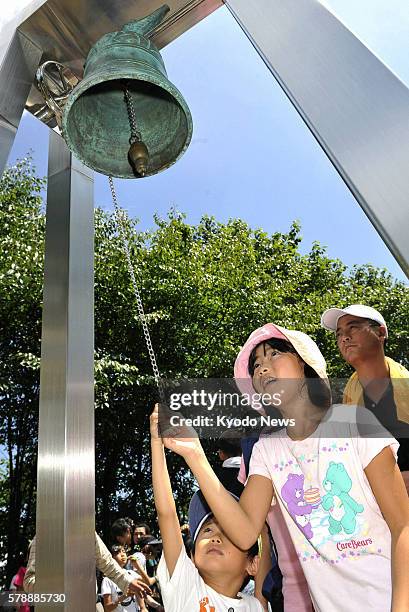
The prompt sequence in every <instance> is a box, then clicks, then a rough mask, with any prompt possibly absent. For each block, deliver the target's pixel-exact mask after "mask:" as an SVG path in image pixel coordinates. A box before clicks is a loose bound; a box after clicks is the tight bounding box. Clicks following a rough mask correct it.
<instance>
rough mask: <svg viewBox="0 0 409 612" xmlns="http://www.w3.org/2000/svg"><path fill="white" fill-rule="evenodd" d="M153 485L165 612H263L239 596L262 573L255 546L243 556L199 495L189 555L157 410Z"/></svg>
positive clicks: (192, 517) (194, 506) (246, 597)
mask: <svg viewBox="0 0 409 612" xmlns="http://www.w3.org/2000/svg"><path fill="white" fill-rule="evenodd" d="M151 449H152V481H153V492H154V497H155V506H156V511H157V514H158V521H159V527H160V532H161V536H162V543H163V555H162V558H161V560H160V563H159V566H158V572H157V576H158V579H159V584H160V587H161V593H162V598H163V602H164V607H165V610H166V612H262V611H263V608H262V606H261V604H260V602H259V601H258V600H257V599H255V598H254V597H252V596H250V595H244V594H242V593H240V589H241V587H242V586H243V584H244V583H245V581H246V579H248V577H249V576H254V575H255V574H256V572H257V568H258V561H259V557H258V554H257V553H258V548H257V543H255V545H253V546H252V547H251V549H250V550H248V551H242V550H240V549H239V548H237V547H236V546H234V544H232V542H231V541H230V540H229V539H228V538H227V536H226V535H225V534H224V532H223V531H222V530H221V529H220V527H219V525H218V523H217V521H216V520H215V519H214V517H213V514H212V513H211V512H210V509H209V508H208V506H207V504H206V502H205V500H204V498H203V496H202V495H201V493H199V492H198V493H196V494H195V495H194V496H193V498H192V501H191V504H190V508H189V523H190V531H191V535H192V539H193V543H194V547H193V551H192V558H191V559H189V557H188V556H187V554H186V552H185V547H184V544H183V538H182V534H181V532H180V527H179V521H178V516H177V512H176V506H175V502H174V499H173V494H172V488H171V484H170V479H169V473H168V469H167V465H166V458H165V452H164V447H163V443H162V438H161V437H160V436H159V434H158V406H155V410H154V412H153V414H152V415H151Z"/></svg>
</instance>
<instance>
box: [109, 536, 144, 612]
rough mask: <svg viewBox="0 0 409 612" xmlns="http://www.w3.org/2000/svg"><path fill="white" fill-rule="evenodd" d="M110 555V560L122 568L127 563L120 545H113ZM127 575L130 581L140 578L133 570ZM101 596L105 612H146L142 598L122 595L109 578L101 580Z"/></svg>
mask: <svg viewBox="0 0 409 612" xmlns="http://www.w3.org/2000/svg"><path fill="white" fill-rule="evenodd" d="M111 554H112V558H113V559H115V561H116V562H117V563H118V565H119V566H120V567H122V568H124V567H125V565H126V563H127V561H128V557H127V554H126V552H125V548H124V547H123V546H121V545H120V544H114V545H113V546H112V547H111ZM127 573H128V574H129V575H130V577H131V578H132V580H136V579H138V578H140V576H139V574H137V573H136V572H134V571H133V570H127ZM101 595H102V596H103V598H104V611H105V612H112V611H113V610H116V611H117V612H124V611H125V610H126V611H127V612H139V611H141V612H147V608H146V606H145V601H144V598H143V597H139V596H136V595H131V594H130V595H128V593H122V591H120V589H119V588H118V587H117V585H116V584H115V582H112V580H111V579H110V578H106V577H105V578H104V579H103V580H102V584H101Z"/></svg>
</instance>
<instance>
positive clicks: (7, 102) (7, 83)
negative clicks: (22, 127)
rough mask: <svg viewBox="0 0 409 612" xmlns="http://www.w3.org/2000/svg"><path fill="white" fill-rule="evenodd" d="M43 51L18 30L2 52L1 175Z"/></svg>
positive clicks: (0, 57) (0, 81)
mask: <svg viewBox="0 0 409 612" xmlns="http://www.w3.org/2000/svg"><path fill="white" fill-rule="evenodd" d="M41 54H42V51H41V49H40V48H39V47H38V46H37V45H36V44H35V43H33V42H32V41H31V40H29V39H28V38H27V37H26V36H25V35H24V34H22V33H20V32H17V31H16V32H14V34H13V35H12V37H11V40H10V43H9V45H7V46H5V48H3V56H1V55H0V175H1V174H2V173H3V170H4V167H5V165H6V163H7V158H8V156H9V153H10V150H11V147H12V146H13V142H14V137H15V135H16V132H17V128H18V125H19V123H20V119H21V116H22V114H23V110H24V106H25V104H26V101H27V97H28V94H29V92H30V89H31V86H32V83H33V79H34V75H35V72H36V70H37V66H38V63H39V61H40V58H41ZM11 84H12V86H11Z"/></svg>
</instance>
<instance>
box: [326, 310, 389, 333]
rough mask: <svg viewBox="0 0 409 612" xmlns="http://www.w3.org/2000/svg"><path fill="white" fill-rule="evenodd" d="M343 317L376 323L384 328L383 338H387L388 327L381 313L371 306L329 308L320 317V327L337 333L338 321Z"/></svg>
mask: <svg viewBox="0 0 409 612" xmlns="http://www.w3.org/2000/svg"><path fill="white" fill-rule="evenodd" d="M344 315H353V316H354V317H359V318H361V319H371V320H372V321H376V322H377V323H379V324H380V325H383V326H384V328H385V330H386V333H385V338H387V337H388V327H387V325H386V322H385V319H384V318H383V316H382V315H381V313H380V312H378V311H377V310H375V308H372V306H364V305H363V304H352V305H351V306H347V308H329V309H328V310H326V311H325V312H324V313H323V315H322V317H321V325H322V327H325V329H329V330H330V331H333V332H335V331H337V325H338V319H339V318H340V317H343V316H344Z"/></svg>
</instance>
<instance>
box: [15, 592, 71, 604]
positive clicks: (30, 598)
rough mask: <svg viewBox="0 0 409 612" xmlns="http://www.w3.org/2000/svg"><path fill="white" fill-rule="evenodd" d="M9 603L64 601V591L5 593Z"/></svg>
mask: <svg viewBox="0 0 409 612" xmlns="http://www.w3.org/2000/svg"><path fill="white" fill-rule="evenodd" d="M7 601H8V603H10V604H24V603H26V604H38V603H64V602H65V593H7Z"/></svg>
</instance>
